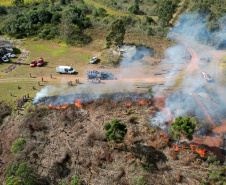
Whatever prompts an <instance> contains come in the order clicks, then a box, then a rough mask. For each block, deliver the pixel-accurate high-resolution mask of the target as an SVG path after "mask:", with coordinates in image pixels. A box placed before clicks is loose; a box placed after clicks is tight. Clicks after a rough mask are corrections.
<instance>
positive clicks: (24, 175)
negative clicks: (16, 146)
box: [5, 163, 37, 185]
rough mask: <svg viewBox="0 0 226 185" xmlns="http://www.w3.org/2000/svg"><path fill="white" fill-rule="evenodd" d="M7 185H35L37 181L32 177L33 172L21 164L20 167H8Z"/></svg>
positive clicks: (6, 172) (24, 164)
mask: <svg viewBox="0 0 226 185" xmlns="http://www.w3.org/2000/svg"><path fill="white" fill-rule="evenodd" d="M5 174H6V185H14V184H24V185H26V184H27V185H28V184H29V185H35V184H37V179H36V178H35V177H34V176H33V175H32V170H31V169H30V167H29V166H27V164H26V163H21V164H20V165H19V166H15V165H10V166H7V168H6V171H5Z"/></svg>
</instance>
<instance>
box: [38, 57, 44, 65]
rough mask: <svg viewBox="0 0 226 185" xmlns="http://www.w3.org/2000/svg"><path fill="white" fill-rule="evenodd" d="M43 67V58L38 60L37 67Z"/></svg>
mask: <svg viewBox="0 0 226 185" xmlns="http://www.w3.org/2000/svg"><path fill="white" fill-rule="evenodd" d="M42 65H44V60H43V58H42V57H41V58H40V59H39V60H38V63H37V66H38V67H40V66H42Z"/></svg>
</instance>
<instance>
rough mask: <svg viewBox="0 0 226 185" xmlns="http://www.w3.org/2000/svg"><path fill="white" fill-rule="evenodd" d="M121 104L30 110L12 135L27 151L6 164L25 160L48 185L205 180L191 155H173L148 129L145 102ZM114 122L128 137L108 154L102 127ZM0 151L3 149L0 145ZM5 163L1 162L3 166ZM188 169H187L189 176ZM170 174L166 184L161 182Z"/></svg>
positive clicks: (106, 101)
mask: <svg viewBox="0 0 226 185" xmlns="http://www.w3.org/2000/svg"><path fill="white" fill-rule="evenodd" d="M125 99H126V100H125V101H118V99H115V100H114V101H112V102H111V101H110V99H106V98H105V99H99V100H95V101H92V102H91V101H89V103H87V101H86V99H85V98H82V99H81V98H77V99H76V100H75V102H74V103H72V104H66V105H63V104H62V105H61V106H60V105H59V106H55V107H53V106H52V105H51V106H46V107H45V106H36V108H34V109H33V110H31V111H30V112H28V114H27V115H26V116H25V117H23V118H24V119H22V120H21V122H20V123H18V127H19V128H20V130H15V131H14V132H16V133H17V132H18V133H19V132H20V137H23V138H26V140H27V141H28V142H27V145H28V146H27V147H26V148H25V149H24V151H23V153H21V154H18V156H17V158H12V159H11V161H13V162H15V163H16V161H17V160H18V159H20V160H25V159H26V160H27V163H28V164H29V165H30V166H31V167H32V168H33V169H35V173H36V174H37V175H38V176H39V177H40V180H42V179H44V178H45V179H46V178H47V179H49V180H50V181H51V182H52V183H59V182H60V181H61V179H62V178H64V179H65V180H69V179H70V178H71V177H72V176H73V175H74V173H73V172H74V171H76V172H77V175H78V176H79V177H80V178H81V179H83V180H85V181H87V182H88V183H90V184H103V182H104V183H105V184H106V183H107V184H113V183H115V184H121V183H126V184H131V183H133V182H134V180H137V179H134V178H135V177H143V180H144V182H146V183H148V180H147V179H152V181H153V183H155V184H160V183H162V182H164V181H169V182H175V181H180V182H181V183H185V184H186V183H187V184H188V183H189V184H195V183H198V180H199V179H200V178H206V177H207V172H206V171H205V170H203V171H200V169H199V168H198V167H197V166H198V165H200V164H197V165H196V164H195V163H194V162H195V161H196V158H199V156H198V155H197V154H195V153H193V152H191V150H190V149H189V148H185V149H184V150H181V151H175V150H174V149H173V148H172V147H171V146H170V143H169V140H167V139H166V138H167V136H166V135H164V134H161V135H160V132H159V131H158V129H154V128H151V126H150V124H149V120H148V117H149V116H150V115H152V114H154V113H155V112H156V110H155V107H153V106H152V105H149V102H150V100H148V99H145V98H144V97H143V98H140V99H136V98H135V99H132V100H131V102H132V103H131V105H127V104H125V102H130V101H128V99H129V97H128V96H127V97H126V98H125ZM120 100H122V98H121V99H120ZM138 100H139V101H138ZM144 102H145V103H144ZM140 103H141V104H140ZM131 117H133V118H131ZM114 118H118V119H120V122H123V123H126V124H127V129H128V133H127V135H126V137H125V141H124V143H123V144H117V145H116V146H115V149H114V150H113V149H111V148H110V147H109V145H108V142H107V139H106V138H105V137H104V130H103V125H104V123H106V122H110V121H111V120H112V119H114ZM131 119H132V120H131ZM134 122H135V124H134ZM5 129H6V127H5ZM2 145H3V147H4V148H5V143H4V142H3V143H2ZM172 153H174V155H173V156H172V157H171V155H172ZM188 154H189V155H188ZM6 157H8V156H7V155H5V154H4V155H2V156H1V158H2V159H3V161H5V158H6ZM37 161H39V162H38V163H37ZM185 163H186V165H185ZM7 164H8V163H5V164H4V165H2V166H1V167H0V169H2V170H3V169H4V168H5V167H6V165H7ZM194 166H195V167H194ZM188 168H193V169H192V171H191V173H190V174H189V173H187V170H188ZM54 174H55V175H54ZM94 174H95V175H94ZM166 174H168V175H166ZM170 174H171V177H172V178H171V179H168V180H167V176H169V177H170ZM53 175H54V177H55V179H52V178H51V177H53ZM194 177H195V178H194Z"/></svg>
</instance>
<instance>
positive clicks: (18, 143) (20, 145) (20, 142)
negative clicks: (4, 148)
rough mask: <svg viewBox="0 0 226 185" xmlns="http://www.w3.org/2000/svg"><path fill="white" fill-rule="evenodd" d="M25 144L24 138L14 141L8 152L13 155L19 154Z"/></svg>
mask: <svg viewBox="0 0 226 185" xmlns="http://www.w3.org/2000/svg"><path fill="white" fill-rule="evenodd" d="M25 143H26V140H25V139H24V138H18V139H16V140H15V141H14V143H13V145H12V147H11V148H10V151H11V152H12V153H14V154H16V153H18V152H21V151H22V150H23V149H24V145H25Z"/></svg>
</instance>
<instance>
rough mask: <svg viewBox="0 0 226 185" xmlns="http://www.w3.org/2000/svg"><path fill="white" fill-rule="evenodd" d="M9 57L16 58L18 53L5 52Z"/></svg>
mask: <svg viewBox="0 0 226 185" xmlns="http://www.w3.org/2000/svg"><path fill="white" fill-rule="evenodd" d="M5 55H6V56H7V57H8V58H15V57H16V55H15V54H13V53H7V54H5Z"/></svg>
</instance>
